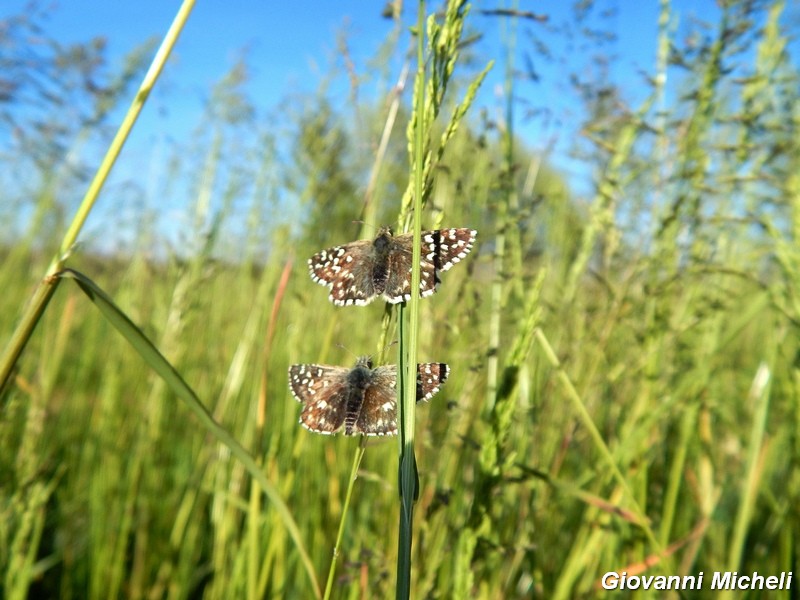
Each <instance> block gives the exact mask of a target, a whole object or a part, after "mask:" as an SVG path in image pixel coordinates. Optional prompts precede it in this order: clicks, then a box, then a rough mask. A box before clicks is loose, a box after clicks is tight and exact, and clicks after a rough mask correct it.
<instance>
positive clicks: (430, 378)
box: [417, 363, 450, 402]
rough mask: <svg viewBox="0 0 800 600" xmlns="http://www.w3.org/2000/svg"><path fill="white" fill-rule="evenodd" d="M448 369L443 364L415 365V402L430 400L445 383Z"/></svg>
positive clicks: (448, 373)
mask: <svg viewBox="0 0 800 600" xmlns="http://www.w3.org/2000/svg"><path fill="white" fill-rule="evenodd" d="M448 375H450V367H448V366H447V365H446V364H445V363H422V364H420V365H417V402H422V401H423V400H430V399H431V398H432V397H433V396H434V395H435V394H436V393H437V392H438V391H439V388H440V387H442V384H443V383H444V382H445V381H447V376H448Z"/></svg>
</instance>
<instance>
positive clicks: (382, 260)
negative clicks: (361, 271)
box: [372, 227, 392, 294]
mask: <svg viewBox="0 0 800 600" xmlns="http://www.w3.org/2000/svg"><path fill="white" fill-rule="evenodd" d="M372 248H373V251H374V259H375V260H374V262H373V268H372V285H373V286H374V288H375V291H376V292H377V293H379V294H380V293H382V292H383V290H384V289H386V280H387V279H388V278H389V254H390V252H391V250H392V230H391V229H389V228H388V227H383V228H381V230H380V231H379V232H378V237H376V238H375V240H374V241H373V242H372Z"/></svg>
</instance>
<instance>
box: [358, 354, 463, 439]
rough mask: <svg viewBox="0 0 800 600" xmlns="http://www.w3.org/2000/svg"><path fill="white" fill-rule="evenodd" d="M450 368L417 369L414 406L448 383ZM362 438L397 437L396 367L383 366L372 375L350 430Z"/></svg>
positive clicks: (428, 365)
mask: <svg viewBox="0 0 800 600" xmlns="http://www.w3.org/2000/svg"><path fill="white" fill-rule="evenodd" d="M449 374H450V367H448V366H447V365H446V364H445V363H422V364H420V365H418V366H417V402H421V401H423V400H429V399H430V398H431V397H432V396H433V395H434V394H436V393H437V392H438V391H439V388H440V387H441V386H442V384H443V383H444V382H445V381H446V380H447V376H448V375H449ZM353 432H354V433H362V434H364V435H395V434H397V366H396V365H385V366H382V367H377V368H376V369H375V370H374V371H373V372H372V379H371V382H370V385H369V386H368V387H367V389H366V391H365V393H364V403H363V405H362V407H361V414H360V415H359V417H358V420H357V421H356V425H355V427H354V428H353Z"/></svg>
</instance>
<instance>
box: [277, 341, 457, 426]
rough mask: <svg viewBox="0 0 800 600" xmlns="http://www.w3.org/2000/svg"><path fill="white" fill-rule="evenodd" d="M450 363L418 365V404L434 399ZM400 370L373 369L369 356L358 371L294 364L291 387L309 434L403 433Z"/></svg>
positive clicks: (358, 365) (393, 368)
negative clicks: (399, 409) (399, 411)
mask: <svg viewBox="0 0 800 600" xmlns="http://www.w3.org/2000/svg"><path fill="white" fill-rule="evenodd" d="M449 373H450V367H448V366H447V365H446V364H444V363H423V364H420V365H417V402H420V401H422V400H428V399H429V398H431V397H432V396H433V395H434V394H436V392H438V391H439V388H440V387H441V385H442V384H443V383H444V382H445V380H446V379H447V376H448V374H449ZM396 386H397V366H396V365H384V366H380V367H376V368H374V369H373V368H372V359H371V358H370V357H368V356H363V357H361V358H359V359H358V362H356V366H355V367H353V368H352V369H348V368H346V367H334V366H330V365H292V366H291V367H289V387H290V388H291V390H292V393H293V394H294V397H295V398H297V400H298V401H299V402H300V403H302V405H303V410H302V412H301V413H300V423H301V424H302V425H303V427H305V428H306V429H308V430H309V431H314V432H316V433H324V434H333V433H338V432H339V431H342V430H344V434H345V435H395V434H396V433H397V390H396Z"/></svg>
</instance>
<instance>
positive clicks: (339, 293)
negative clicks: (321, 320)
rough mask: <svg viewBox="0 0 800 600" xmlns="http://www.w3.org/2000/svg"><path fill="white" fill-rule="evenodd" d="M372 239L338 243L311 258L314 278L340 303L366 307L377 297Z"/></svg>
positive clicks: (310, 269)
mask: <svg viewBox="0 0 800 600" xmlns="http://www.w3.org/2000/svg"><path fill="white" fill-rule="evenodd" d="M374 262H375V260H374V257H373V247H372V240H359V241H357V242H351V243H349V244H344V245H342V246H334V247H333V248H328V249H326V250H323V251H322V252H318V253H317V254H315V255H314V256H312V257H311V258H309V259H308V271H309V274H310V275H311V279H313V280H314V281H316V282H317V283H319V284H320V285H324V286H327V287H328V288H329V289H330V290H331V291H330V294H329V295H328V299H329V300H330V301H331V302H333V303H334V304H336V305H338V306H348V305H351V304H355V305H357V306H363V305H365V304H369V303H370V302H372V301H373V300H374V299H375V295H376V294H375V286H374V283H373V276H372V273H373V269H374Z"/></svg>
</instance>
